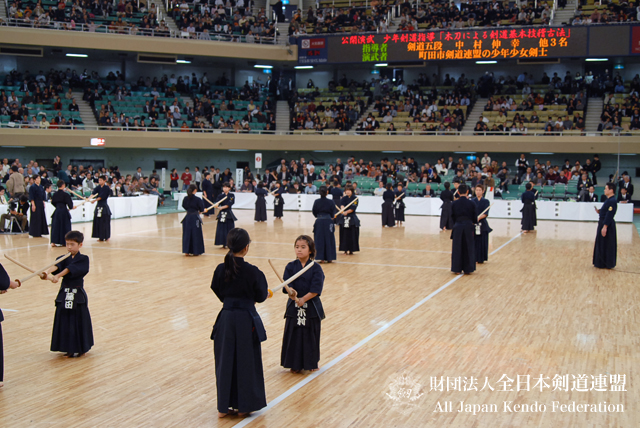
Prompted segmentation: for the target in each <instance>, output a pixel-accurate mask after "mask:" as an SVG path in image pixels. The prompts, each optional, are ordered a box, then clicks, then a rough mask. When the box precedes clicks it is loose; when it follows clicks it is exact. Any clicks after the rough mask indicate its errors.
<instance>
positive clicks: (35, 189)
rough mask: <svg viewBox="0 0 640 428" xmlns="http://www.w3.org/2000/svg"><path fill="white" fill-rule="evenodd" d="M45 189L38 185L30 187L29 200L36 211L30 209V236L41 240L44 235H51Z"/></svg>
mask: <svg viewBox="0 0 640 428" xmlns="http://www.w3.org/2000/svg"><path fill="white" fill-rule="evenodd" d="M46 196H47V195H46V192H45V191H44V188H43V187H42V186H40V185H38V184H35V183H34V184H32V185H31V186H30V187H29V200H31V201H32V202H33V203H34V205H35V207H36V210H35V211H33V210H32V209H29V212H30V213H31V218H30V220H29V235H31V236H33V237H34V238H39V237H41V236H42V235H48V234H49V226H47V215H46V213H45V210H44V200H45V198H46Z"/></svg>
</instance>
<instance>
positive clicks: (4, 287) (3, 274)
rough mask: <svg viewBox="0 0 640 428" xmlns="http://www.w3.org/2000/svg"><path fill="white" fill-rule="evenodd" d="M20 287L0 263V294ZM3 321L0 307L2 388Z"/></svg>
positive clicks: (1, 382)
mask: <svg viewBox="0 0 640 428" xmlns="http://www.w3.org/2000/svg"><path fill="white" fill-rule="evenodd" d="M18 287H20V284H19V283H18V282H17V281H11V279H10V278H9V275H8V274H7V271H6V270H4V267H2V264H1V263H0V294H4V293H6V292H7V291H8V290H9V288H11V289H16V288H18ZM2 321H4V316H3V315H2V309H0V388H2V386H3V385H4V349H3V345H2Z"/></svg>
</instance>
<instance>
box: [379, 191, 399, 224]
mask: <svg viewBox="0 0 640 428" xmlns="http://www.w3.org/2000/svg"><path fill="white" fill-rule="evenodd" d="M395 197H396V196H395V193H393V190H385V192H384V193H383V194H382V199H383V200H384V202H383V203H382V226H388V227H393V226H395V225H396V219H395V216H394V214H393V200H394V199H395Z"/></svg>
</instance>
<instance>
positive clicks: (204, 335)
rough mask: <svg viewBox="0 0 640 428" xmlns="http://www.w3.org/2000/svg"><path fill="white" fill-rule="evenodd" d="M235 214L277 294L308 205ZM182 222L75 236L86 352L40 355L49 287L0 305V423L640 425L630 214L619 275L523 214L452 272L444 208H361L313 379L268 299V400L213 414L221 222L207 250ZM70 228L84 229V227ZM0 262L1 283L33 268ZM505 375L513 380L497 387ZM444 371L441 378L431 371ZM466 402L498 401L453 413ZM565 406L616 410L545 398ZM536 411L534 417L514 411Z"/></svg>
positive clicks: (570, 237) (638, 261)
mask: <svg viewBox="0 0 640 428" xmlns="http://www.w3.org/2000/svg"><path fill="white" fill-rule="evenodd" d="M236 215H237V216H238V218H239V221H238V222H237V225H238V226H239V227H245V228H246V229H247V230H248V231H249V233H250V235H251V237H252V239H253V243H252V245H251V250H250V253H249V256H248V257H247V260H248V261H249V262H251V263H253V264H255V265H257V266H258V267H259V268H260V269H262V270H263V271H264V272H265V274H266V276H267V279H268V280H269V283H270V284H271V285H277V283H278V281H277V279H276V276H275V275H274V273H273V272H272V271H271V269H270V267H269V265H268V259H269V258H271V259H272V260H273V262H274V264H275V265H276V266H277V267H278V268H279V269H281V270H284V266H285V264H286V263H287V262H288V261H291V260H293V259H294V252H293V241H294V239H295V237H296V236H297V235H299V234H302V233H307V234H311V231H312V225H313V218H312V216H311V214H310V213H302V214H298V213H289V212H286V213H285V221H277V220H276V221H274V220H273V219H272V218H271V212H269V218H270V219H269V221H268V222H267V223H262V224H257V223H254V222H253V212H252V211H237V212H236ZM181 218H182V215H181V214H167V215H161V216H155V217H143V218H135V219H122V220H115V221H113V223H112V230H113V236H112V239H111V240H110V241H109V242H107V243H98V242H97V241H96V240H94V239H87V241H86V243H85V246H84V248H83V252H84V253H85V254H87V255H89V257H90V258H91V272H90V274H89V275H88V276H87V278H86V289H87V293H88V296H89V308H90V311H91V315H92V320H93V327H94V335H95V342H96V345H95V347H94V348H93V349H92V350H91V351H90V352H89V353H88V354H87V355H86V356H84V357H82V358H78V359H67V358H64V357H63V356H62V355H60V354H57V353H51V352H49V343H50V336H51V327H52V323H53V314H54V298H55V295H56V292H57V286H56V285H53V284H51V283H49V282H42V281H40V280H38V279H36V280H32V281H29V282H27V283H25V284H24V285H23V286H22V287H21V288H20V289H18V290H15V291H10V292H9V293H7V294H4V295H1V296H0V306H1V307H2V308H3V310H5V312H4V313H5V321H4V322H3V323H2V328H3V332H4V347H5V386H4V387H3V388H1V389H0V426H2V427H62V426H64V427H177V426H180V427H216V426H220V427H231V426H236V425H240V426H243V425H249V426H252V427H282V426H285V425H289V424H293V425H295V426H299V427H318V426H322V427H425V426H429V427H443V426H452V427H516V426H517V427H560V426H576V427H634V426H637V423H638V422H637V421H638V420H640V411H639V409H638V408H639V406H640V404H638V403H640V395H639V393H638V387H637V384H636V381H637V380H638V379H639V378H638V376H640V375H638V370H639V369H640V357H639V355H640V353H639V351H640V349H639V340H638V338H639V336H638V327H637V326H638V313H640V305H639V303H640V287H638V284H639V283H640V282H639V278H640V277H639V276H638V272H640V245H638V244H639V243H640V241H639V238H638V233H637V231H636V230H635V228H634V226H633V225H631V224H619V225H618V235H619V241H618V242H619V243H618V245H619V246H618V267H617V268H616V269H615V270H613V271H603V270H598V269H595V268H593V267H592V263H591V257H592V251H593V239H594V237H595V230H596V225H595V224H594V223H570V222H540V224H539V227H538V232H537V233H533V234H528V235H519V232H520V230H519V229H520V227H519V226H520V224H519V221H508V220H491V226H492V227H493V229H494V232H493V233H492V234H491V242H490V246H491V251H492V252H494V253H493V254H492V255H491V257H490V260H489V262H488V263H487V264H485V265H482V266H479V268H478V270H477V271H476V273H474V274H473V275H470V276H463V277H457V276H455V275H453V274H452V273H451V272H450V270H449V266H450V265H449V262H450V249H451V241H450V239H449V233H440V232H439V231H438V219H437V218H435V217H408V218H407V222H406V223H405V225H404V226H403V227H399V228H393V229H382V228H381V227H380V219H379V217H378V216H374V215H362V216H361V220H362V223H363V224H362V228H361V234H360V237H361V247H362V248H361V249H362V251H361V252H360V253H357V254H356V255H353V256H345V255H339V256H338V262H337V263H334V264H331V265H323V269H324V271H325V274H326V282H325V288H324V293H323V296H322V299H323V302H324V306H325V310H326V313H327V318H326V320H325V321H324V322H323V324H322V346H321V352H322V358H321V362H320V363H321V367H322V370H321V371H320V372H316V373H314V374H309V373H305V374H300V375H295V374H291V373H289V372H288V371H286V370H285V369H283V368H282V367H280V366H279V361H280V346H281V339H282V331H283V327H284V320H283V313H284V307H285V296H284V295H280V294H277V295H276V296H275V297H274V298H273V299H270V300H268V301H267V302H265V303H263V304H260V305H259V308H258V310H259V312H260V314H261V316H262V318H263V320H264V324H265V327H266V329H267V334H268V340H267V341H266V342H264V343H263V348H262V349H263V362H264V372H265V381H266V389H267V399H268V401H269V402H270V403H271V404H270V407H269V408H267V409H266V410H264V411H263V412H261V413H260V414H258V415H256V416H254V417H252V418H250V419H246V420H243V419H240V418H238V417H227V418H224V419H220V420H219V419H218V418H217V410H216V390H215V373H214V364H213V353H212V342H211V340H209V335H210V333H211V327H212V325H213V322H214V320H215V318H216V315H217V313H218V311H219V309H220V307H221V304H220V302H219V301H218V300H217V299H216V298H215V296H214V294H213V293H212V292H211V290H210V288H209V287H210V281H211V276H212V273H213V270H214V267H215V266H216V265H217V264H218V263H221V262H222V259H223V255H224V251H222V250H220V249H218V248H217V247H214V246H213V238H214V233H215V221H214V220H213V219H206V220H205V226H204V230H205V238H206V239H207V241H206V245H207V253H206V254H205V255H203V256H200V257H184V256H183V255H182V254H181V225H180V223H179V221H180V219H181ZM78 228H79V229H80V230H81V231H83V232H84V233H85V234H86V235H87V236H90V232H91V225H90V224H81V225H79V226H78ZM0 247H1V249H2V252H6V253H7V254H9V255H11V256H14V257H17V258H18V259H19V260H20V261H22V262H23V263H25V264H27V265H29V266H33V267H38V266H41V265H44V264H45V263H46V261H49V260H53V258H54V256H55V255H59V254H61V253H63V252H64V251H65V250H64V249H62V248H57V249H52V248H50V247H49V246H48V245H47V241H46V240H45V239H28V237H27V236H24V235H13V236H5V235H3V236H0ZM1 263H2V264H3V265H4V266H5V268H6V269H7V271H8V272H9V273H10V274H11V276H12V277H22V276H24V275H25V272H24V271H23V270H22V269H21V268H19V267H17V266H15V265H13V264H12V263H10V262H9V261H8V260H6V259H4V257H2V260H1ZM443 286H446V287H443ZM434 292H437V293H434ZM541 374H542V375H543V377H548V378H549V379H546V383H547V384H549V385H550V386H551V387H549V388H543V391H540V387H539V386H538V387H534V385H535V383H536V381H535V380H534V378H539V377H540V375H541ZM600 374H604V375H606V385H605V389H606V391H595V390H587V391H584V392H581V391H575V390H573V391H572V390H571V389H572V386H573V384H572V381H573V376H576V377H578V376H580V375H587V376H588V377H589V381H588V382H587V389H590V388H591V387H592V383H591V377H590V376H591V375H594V376H596V375H600ZM615 374H620V375H626V388H625V389H626V392H612V391H610V384H609V379H610V378H609V376H610V375H615ZM403 375H404V376H405V377H404V378H403V377H402V376H403ZM503 375H506V376H507V377H508V378H510V379H513V380H514V382H513V384H511V386H507V387H506V388H504V387H503V386H502V385H503V384H501V383H500V382H499V381H500V380H501V378H502V376H503ZM518 375H520V380H524V379H525V376H526V375H530V387H529V391H527V390H526V386H524V384H522V385H521V386H522V388H521V390H519V391H518V390H517V385H516V380H517V379H518V377H517V376H518ZM555 375H568V380H569V385H568V387H569V391H564V390H563V389H556V390H555V391H554V390H553V389H554V387H553V378H554V376H555ZM441 377H444V379H445V382H444V384H443V385H442V386H441V385H438V384H437V383H436V382H432V378H433V379H436V380H437V379H440V378H441ZM446 377H449V378H450V379H449V380H450V381H449V382H446ZM457 377H466V378H467V381H468V380H469V378H470V377H473V378H475V379H476V382H477V384H476V385H475V387H476V388H477V391H474V390H466V391H465V390H464V383H462V386H460V385H457V384H456V381H455V378H457ZM402 379H405V382H404V384H402V382H401V381H402ZM485 379H488V381H489V385H490V386H491V387H492V388H494V391H491V390H490V389H488V387H486V386H484V385H485ZM502 380H505V379H504V378H502ZM417 384H420V385H421V386H418V385H417ZM447 385H448V389H449V390H448V391H447ZM467 385H468V384H467ZM483 386H484V390H483V391H480V390H481V389H482V388H483ZM559 386H562V385H559ZM577 386H580V385H579V384H578V385H577ZM501 389H513V391H501ZM523 389H524V390H523ZM417 391H419V392H417ZM420 394H422V395H420ZM390 397H393V398H395V399H396V400H394V399H392V398H390ZM412 398H413V399H414V400H413V401H412V400H411V399H412ZM460 401H464V403H465V404H469V405H474V404H476V405H483V404H484V405H487V406H485V410H491V409H492V407H493V406H491V405H495V408H496V409H497V411H495V412H491V413H477V414H475V415H474V414H473V410H472V409H473V408H472V407H470V408H469V410H470V412H458V409H459V408H460V404H459V403H460ZM574 401H575V402H576V404H585V403H590V404H598V403H603V402H606V404H607V405H608V404H614V405H623V406H624V412H611V411H609V412H605V413H584V412H570V411H567V412H562V411H560V409H559V408H554V407H553V403H554V402H557V403H559V404H571V402H574ZM449 402H450V403H451V404H450V405H451V409H450V410H451V411H450V412H449V411H446V410H447V409H448V407H447V406H448V404H447V403H449ZM505 402H507V403H509V402H511V404H510V405H509V404H508V406H509V407H508V408H505V407H504V405H505V404H504V403H505ZM536 402H537V403H538V405H540V404H545V405H546V406H547V409H546V411H544V412H535V411H531V412H528V413H523V412H517V411H516V410H515V409H517V407H515V406H514V405H516V404H518V405H523V404H529V405H533V404H535V403H536ZM510 409H511V410H512V411H510ZM437 410H442V411H437ZM614 410H615V409H614Z"/></svg>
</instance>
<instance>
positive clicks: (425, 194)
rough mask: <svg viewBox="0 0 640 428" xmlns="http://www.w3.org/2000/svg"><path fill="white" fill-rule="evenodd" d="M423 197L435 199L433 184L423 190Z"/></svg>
mask: <svg viewBox="0 0 640 428" xmlns="http://www.w3.org/2000/svg"><path fill="white" fill-rule="evenodd" d="M422 196H423V197H425V198H433V197H435V196H436V192H434V191H433V189H432V188H431V184H427V187H425V188H424V189H423V190H422Z"/></svg>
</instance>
